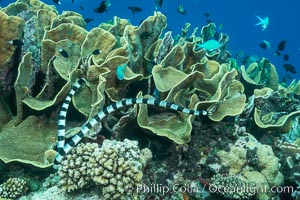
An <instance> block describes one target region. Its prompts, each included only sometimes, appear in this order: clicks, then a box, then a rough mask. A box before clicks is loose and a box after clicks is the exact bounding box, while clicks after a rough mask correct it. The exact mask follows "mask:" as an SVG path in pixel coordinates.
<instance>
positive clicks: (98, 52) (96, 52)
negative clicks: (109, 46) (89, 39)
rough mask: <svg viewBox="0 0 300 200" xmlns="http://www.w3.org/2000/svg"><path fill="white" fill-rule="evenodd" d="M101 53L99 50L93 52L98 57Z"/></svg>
mask: <svg viewBox="0 0 300 200" xmlns="http://www.w3.org/2000/svg"><path fill="white" fill-rule="evenodd" d="M100 53H101V51H100V50H99V49H95V50H94V51H93V52H92V54H93V55H98V54H100Z"/></svg>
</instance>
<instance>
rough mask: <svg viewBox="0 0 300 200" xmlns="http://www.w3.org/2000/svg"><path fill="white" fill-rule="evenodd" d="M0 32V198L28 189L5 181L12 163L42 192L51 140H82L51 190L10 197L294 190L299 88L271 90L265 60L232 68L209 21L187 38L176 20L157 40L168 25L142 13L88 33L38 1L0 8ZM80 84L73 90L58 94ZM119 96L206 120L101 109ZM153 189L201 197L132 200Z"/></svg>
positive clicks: (139, 108)
mask: <svg viewBox="0 0 300 200" xmlns="http://www.w3.org/2000/svg"><path fill="white" fill-rule="evenodd" d="M0 21H1V23H0V146H1V151H0V168H1V170H0V180H1V182H3V180H7V179H8V180H7V181H6V182H4V183H2V184H1V185H0V196H1V198H13V199H15V198H18V197H20V196H21V195H23V194H25V192H26V191H27V190H28V186H27V183H25V182H24V181H23V180H21V179H19V178H11V177H16V176H12V175H11V174H7V173H4V172H6V170H8V169H10V170H12V171H14V170H13V169H14V167H15V165H17V166H19V167H22V169H23V168H24V171H26V173H29V174H30V173H31V174H34V177H36V178H37V179H39V181H40V182H43V180H44V179H45V177H46V176H48V175H49V173H50V172H51V171H50V166H51V165H52V162H53V160H54V158H55V156H56V154H57V152H59V153H61V152H60V150H61V149H60V147H59V145H58V146H57V147H56V143H57V140H58V141H59V142H61V141H63V143H64V144H65V143H66V144H68V145H69V144H70V145H69V146H67V147H66V148H69V149H71V148H73V147H75V146H76V144H78V143H73V142H74V141H73V140H72V139H73V136H74V135H75V138H76V134H77V133H78V132H79V133H80V131H82V130H84V131H85V133H86V134H83V136H82V138H80V140H78V141H82V143H79V144H78V146H77V147H75V148H73V149H72V150H71V152H70V153H69V154H67V155H63V156H65V157H64V160H63V161H62V162H61V164H60V166H59V169H58V172H57V173H55V174H54V175H51V176H50V178H49V179H53V180H52V181H50V180H48V181H46V183H47V184H46V183H45V184H44V186H42V184H40V185H39V186H36V187H35V188H36V189H35V190H31V191H32V193H31V194H29V195H28V196H27V197H21V199H24V200H25V199H41V198H43V197H44V196H47V198H48V197H49V199H59V198H61V199H76V198H77V199H80V198H90V199H99V197H100V196H101V198H103V199H122V198H124V199H125V198H126V197H128V198H132V199H193V198H194V199H224V198H227V199H258V200H262V199H271V198H284V197H282V196H280V195H281V194H275V193H268V192H262V191H260V190H257V191H255V193H251V192H247V191H230V192H218V193H215V194H214V193H213V192H209V191H205V189H206V188H205V186H206V185H207V184H208V185H217V186H219V187H220V188H236V187H240V186H244V185H247V186H249V188H257V187H265V188H267V189H270V188H271V187H277V186H284V185H285V184H286V185H291V186H292V187H293V189H294V192H293V195H292V194H291V193H290V194H285V195H289V196H288V197H287V198H292V196H294V198H297V196H298V197H299V194H300V192H299V191H300V189H299V188H300V175H299V169H300V164H299V163H300V162H299V161H300V150H299V144H300V140H299V136H300V133H299V130H300V129H299V114H300V111H299V110H300V106H299V104H300V102H299V96H300V81H296V80H294V81H292V82H291V83H290V84H289V85H283V84H280V83H279V80H278V74H277V71H276V66H274V65H273V64H272V63H271V61H269V60H268V59H267V58H262V59H255V60H254V61H253V62H251V63H248V64H245V65H241V66H240V65H239V62H238V61H237V60H236V59H235V58H234V57H231V55H230V52H229V50H228V49H227V44H228V42H229V36H228V35H226V34H225V33H219V31H220V30H218V29H217V26H216V24H214V23H208V24H207V25H205V26H203V27H200V28H198V27H196V28H194V30H193V31H192V33H191V34H190V35H189V31H190V29H191V27H192V25H191V24H190V23H186V24H185V26H184V27H183V28H182V30H181V35H178V36H174V35H172V34H173V33H172V32H171V31H166V27H167V17H166V16H165V15H164V14H163V13H161V12H154V14H153V15H152V16H149V17H148V18H146V19H145V20H143V21H142V22H141V23H140V25H139V26H136V25H133V24H131V23H130V20H128V19H121V18H119V17H117V16H115V17H114V18H113V20H112V21H109V22H103V23H102V24H100V25H99V26H98V27H95V28H93V29H91V30H89V31H88V30H86V29H85V26H86V22H85V21H84V18H83V16H82V15H80V14H78V13H75V12H72V11H64V12H62V13H61V14H59V13H58V11H57V10H56V8H55V7H54V6H49V5H47V4H45V3H43V2H42V1H40V0H17V1H16V2H15V3H11V4H9V5H8V6H7V7H4V8H0ZM198 29H199V30H200V33H197V31H198ZM78 80H83V84H82V86H81V87H79V88H78V90H77V91H76V93H75V92H74V94H73V93H72V94H71V95H68V94H69V91H72V90H71V88H72V89H73V87H74V86H73V84H74V83H76V82H77V81H78ZM124 98H126V99H131V98H155V99H157V100H158V101H166V102H170V103H174V104H172V105H175V107H176V106H177V105H178V106H180V108H181V107H184V108H189V109H191V110H204V111H208V112H206V113H210V115H208V116H207V115H204V116H201V117H195V116H193V115H189V113H184V112H179V111H180V109H178V110H176V109H173V110H172V109H165V108H169V107H168V106H165V107H164V106H163V108H162V107H158V106H155V105H157V104H155V105H146V104H140V105H133V106H128V107H126V108H125V107H124V108H123V107H122V108H121V109H115V107H114V106H116V104H115V105H114V106H111V107H107V106H109V105H111V104H112V103H115V102H117V101H120V100H122V99H124ZM64 99H65V101H64ZM71 102H72V104H70V106H69V108H68V109H66V107H64V106H63V108H62V112H64V113H65V115H59V114H58V113H59V107H61V105H62V104H63V105H66V104H67V103H71ZM124 104H125V103H124ZM119 105H120V104H118V106H119ZM126 105H127V104H126ZM128 105H129V104H128ZM170 105H171V104H170ZM118 106H116V107H118ZM105 108H106V109H105ZM107 109H108V110H107ZM111 110H114V111H115V112H113V113H112V112H109V111H111ZM99 111H105V115H106V112H107V113H109V114H107V116H106V117H107V118H105V119H103V120H102V121H101V120H99V121H100V122H99V124H93V127H94V128H92V129H91V130H90V127H91V126H92V125H91V123H87V122H86V121H87V120H92V122H93V123H94V122H95V121H93V119H94V118H95V117H96V118H97V116H95V115H96V114H97V113H98V112H99ZM58 117H59V120H61V121H59V123H58V124H59V128H61V122H64V123H65V122H66V123H65V125H64V127H63V129H64V132H66V134H65V135H64V136H61V135H59V136H57V123H55V122H57V121H58ZM96 121H97V120H96ZM88 122H89V121H88ZM97 122H98V121H97ZM82 124H84V125H82ZM80 127H81V128H80ZM65 129H69V130H65ZM81 133H82V132H81ZM78 137H79V136H78ZM78 137H77V139H78ZM62 138H63V140H62ZM81 139H82V140H81ZM117 140H120V141H117ZM136 141H138V142H136ZM63 146H64V145H63ZM152 154H153V157H154V159H153V160H152V161H151V162H149V160H150V159H151V158H152ZM36 170H40V171H43V173H44V174H42V173H41V174H37V173H36ZM16 173H17V172H16ZM26 173H25V174H26ZM29 177H31V179H32V176H29ZM51 177H52V178H51ZM26 180H27V179H26ZM152 183H154V184H156V183H157V184H163V185H165V186H168V187H170V188H172V187H173V186H174V185H176V186H177V187H175V188H176V189H178V188H182V187H185V186H187V185H193V186H194V187H197V188H201V189H203V190H202V192H200V191H197V192H186V191H184V192H181V191H177V192H174V193H172V192H168V193H166V194H161V193H155V194H152V193H151V192H148V193H145V194H141V193H138V194H137V193H136V192H135V189H136V187H137V186H138V185H140V184H145V185H151V184H152ZM297 188H298V189H297ZM30 189H31V188H30ZM89 192H90V193H89ZM79 193H80V194H79ZM43 195H44V196H43Z"/></svg>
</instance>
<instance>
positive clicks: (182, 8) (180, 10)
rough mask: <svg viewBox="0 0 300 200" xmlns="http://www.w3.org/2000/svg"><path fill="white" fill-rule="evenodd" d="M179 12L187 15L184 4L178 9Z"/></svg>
mask: <svg viewBox="0 0 300 200" xmlns="http://www.w3.org/2000/svg"><path fill="white" fill-rule="evenodd" d="M177 12H179V13H180V14H182V15H185V14H186V10H185V9H184V7H183V5H182V4H179V6H178V8H177Z"/></svg>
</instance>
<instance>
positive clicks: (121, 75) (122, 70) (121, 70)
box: [116, 63, 127, 81]
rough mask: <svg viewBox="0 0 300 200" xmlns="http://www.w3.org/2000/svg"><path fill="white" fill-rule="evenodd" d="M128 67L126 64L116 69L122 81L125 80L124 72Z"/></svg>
mask: <svg viewBox="0 0 300 200" xmlns="http://www.w3.org/2000/svg"><path fill="white" fill-rule="evenodd" d="M126 66H127V64H126V63H125V64H123V65H119V66H118V67H117V69H116V75H117V78H118V79H119V80H120V81H121V80H123V79H124V78H125V75H124V72H125V69H126Z"/></svg>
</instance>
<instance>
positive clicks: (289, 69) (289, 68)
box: [282, 64, 298, 74]
mask: <svg viewBox="0 0 300 200" xmlns="http://www.w3.org/2000/svg"><path fill="white" fill-rule="evenodd" d="M282 66H283V68H284V69H285V71H287V72H291V73H292V74H296V73H298V72H297V71H296V69H295V67H294V66H293V65H291V64H283V65H282Z"/></svg>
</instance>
